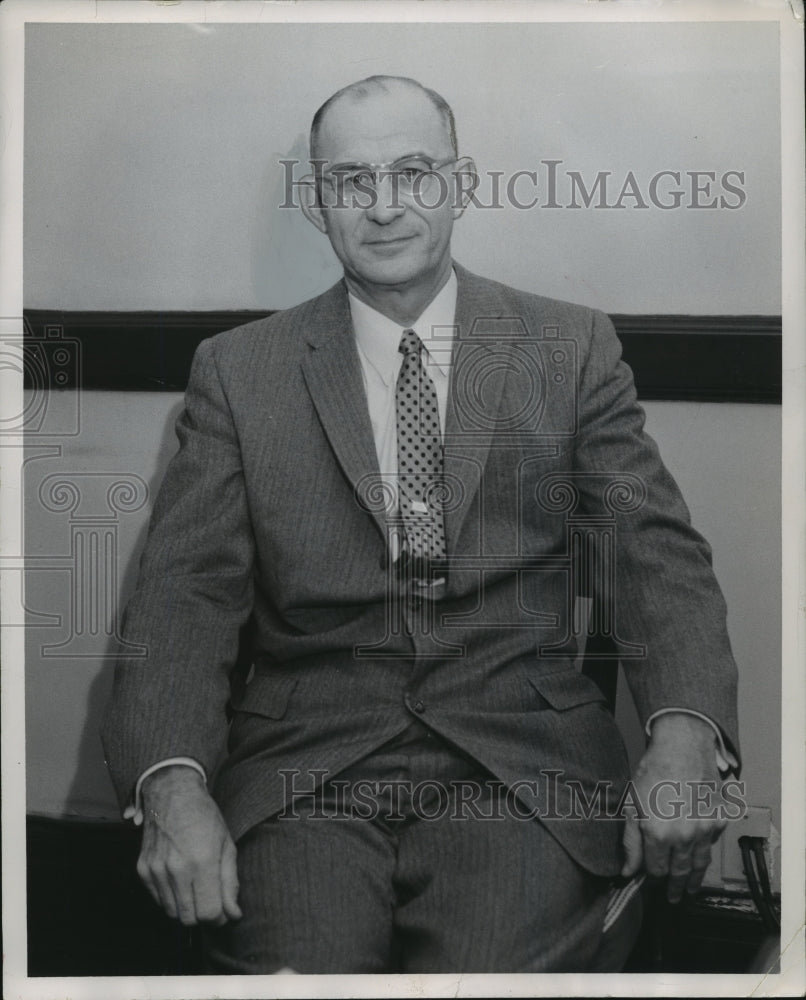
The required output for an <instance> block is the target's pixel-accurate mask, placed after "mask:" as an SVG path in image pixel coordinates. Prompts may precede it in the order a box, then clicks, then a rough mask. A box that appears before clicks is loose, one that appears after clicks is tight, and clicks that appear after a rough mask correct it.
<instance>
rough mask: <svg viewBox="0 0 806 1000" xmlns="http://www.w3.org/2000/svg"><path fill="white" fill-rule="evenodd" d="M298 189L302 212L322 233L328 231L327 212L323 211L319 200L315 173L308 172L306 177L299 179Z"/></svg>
mask: <svg viewBox="0 0 806 1000" xmlns="http://www.w3.org/2000/svg"><path fill="white" fill-rule="evenodd" d="M297 190H298V191H299V193H300V208H301V209H302V214H303V215H304V216H305V218H306V219H307V220H308V222H310V223H311V225H313V226H316V228H317V229H318V230H319V232H320V233H327V222H326V221H325V213H324V212H323V211H322V205H321V202H320V200H319V194H318V192H317V190H316V180H315V179H314V175H313V174H306V175H305V176H304V177H300V179H299V187H298V188H297Z"/></svg>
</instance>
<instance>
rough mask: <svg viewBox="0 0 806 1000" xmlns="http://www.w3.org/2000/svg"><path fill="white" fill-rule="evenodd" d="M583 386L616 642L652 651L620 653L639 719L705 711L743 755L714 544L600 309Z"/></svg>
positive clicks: (588, 502) (587, 452)
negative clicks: (607, 536)
mask: <svg viewBox="0 0 806 1000" xmlns="http://www.w3.org/2000/svg"><path fill="white" fill-rule="evenodd" d="M579 386H580V391H579V399H578V404H579V434H578V437H577V441H576V449H575V467H576V468H577V469H578V470H579V471H580V472H581V473H582V475H581V476H580V490H581V496H582V503H583V507H585V508H586V509H587V510H588V511H589V512H596V513H599V514H606V515H607V516H609V517H614V518H615V549H614V554H613V560H614V575H613V577H612V578H611V580H612V581H613V584H614V585H613V584H607V583H606V584H605V586H606V587H607V586H609V585H612V586H613V591H614V593H613V594H612V595H604V596H605V599H606V600H612V604H611V605H610V606H611V607H612V608H613V609H614V631H615V633H616V637H617V639H619V640H622V641H625V642H627V643H633V644H637V645H640V646H643V647H644V648H645V655H643V656H642V657H638V658H632V657H628V656H622V657H621V663H622V667H623V669H624V672H625V676H626V678H627V682H628V684H629V686H630V690H631V693H632V695H633V699H634V701H635V704H636V708H637V710H638V713H639V715H640V717H641V721H642V722H644V723H645V722H646V720H647V719H648V718H649V717H650V716H651V715H652V714H653V713H655V712H658V711H660V710H663V709H681V708H682V709H689V710H691V711H694V712H699V713H701V714H703V715H706V716H708V718H709V719H712V720H713V721H714V722H715V723H716V724H717V725H718V726H719V728H720V730H721V732H722V734H723V736H724V739H725V743H726V746H727V748H728V750H729V751H730V752H731V753H733V754H734V755H735V756H736V757H737V759H738V757H739V751H738V735H737V717H736V716H737V710H736V693H737V670H736V664H735V662H734V659H733V655H732V652H731V648H730V641H729V638H728V633H727V624H726V617H727V616H726V607H725V601H724V598H723V596H722V593H721V590H720V588H719V585H718V583H717V580H716V577H715V576H714V572H713V569H712V557H711V549H710V547H709V546H708V544H707V542H706V541H705V539H704V538H703V537H702V536H701V535H700V534H699V533H698V532H697V531H695V530H694V528H693V527H692V525H691V519H690V516H689V511H688V508H687V507H686V504H685V502H684V500H683V497H682V496H681V494H680V490H679V489H678V486H677V484H676V483H675V481H674V479H673V478H672V476H671V474H670V473H669V471H668V470H667V469H666V467H665V466H664V464H663V462H662V460H661V458H660V454H659V452H658V448H657V446H656V444H655V442H654V441H653V440H652V439H651V438H650V437H649V436H648V435H647V434H646V433H645V431H644V419H645V415H644V411H643V410H642V408H641V407H640V406H639V405H638V403H637V399H636V393H635V386H634V382H633V377H632V372H631V371H630V369H629V367H628V366H627V365H626V364H625V363H624V362H623V361H622V359H621V344H620V343H619V340H618V338H617V336H616V332H615V329H614V328H613V324H612V323H611V321H610V320H609V318H608V317H607V316H605V315H604V314H603V313H599V312H595V313H593V319H592V330H591V340H590V349H589V352H588V355H587V358H586V359H585V360H584V362H583V366H582V370H581V373H580V380H579ZM586 473H596V475H594V476H587V475H585V474H586ZM608 479H610V480H612V482H613V483H617V482H618V481H619V480H621V481H622V482H624V483H625V486H624V487H623V488H619V487H616V488H615V493H613V494H611V497H610V508H611V509H610V510H608V511H605V510H603V508H602V483H603V482H604V481H605V480H608ZM594 484H597V485H596V488H595V489H594ZM632 489H635V490H636V491H637V492H636V494H635V495H634V496H632V497H631V496H630V492H631V490H632ZM614 498H615V500H616V502H615V503H614V502H613V500H614ZM619 498H621V500H623V501H624V502H623V503H621V502H619ZM614 507H615V508H616V510H615V512H614V511H613V510H612V508H614ZM620 508H623V509H620Z"/></svg>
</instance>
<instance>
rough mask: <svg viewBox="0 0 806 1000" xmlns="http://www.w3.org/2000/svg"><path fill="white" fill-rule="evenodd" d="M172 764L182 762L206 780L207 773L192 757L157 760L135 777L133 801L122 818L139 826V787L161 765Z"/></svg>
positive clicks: (141, 817)
mask: <svg viewBox="0 0 806 1000" xmlns="http://www.w3.org/2000/svg"><path fill="white" fill-rule="evenodd" d="M173 764H184V765H185V766H187V767H192V768H193V770H194V771H198V772H199V774H200V775H201V776H202V778H203V779H204V781H205V784H206V782H207V774H206V772H205V770H204V768H203V767H202V766H201V764H200V763H199V762H198V761H197V760H194V759H193V758H192V757H166V758H165V760H161V761H158V762H157V763H156V764H152V765H151V767H147V768H146V769H145V771H143V773H142V774H141V775H140V777H139V778H138V779H137V784H136V785H135V788H134V797H133V801H132V802H130V803H129V805H127V806H126V808H125V809H124V810H123V818H124V819H131V820H134V825H135V826H141V825H142V822H143V803H142V798H141V796H140V789H141V788H142V787H143V782H144V781H145V780H146V778H147V777H148V776H149V775H151V774H153V773H154V772H155V771H160V770H161V769H162V768H163V767H171V766H172V765H173Z"/></svg>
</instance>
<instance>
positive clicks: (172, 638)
mask: <svg viewBox="0 0 806 1000" xmlns="http://www.w3.org/2000/svg"><path fill="white" fill-rule="evenodd" d="M456 270H457V274H458V279H459V291H458V302H457V317H456V324H457V329H456V336H457V338H458V339H457V341H456V346H455V350H454V366H453V372H452V377H451V388H450V399H449V404H448V414H447V418H446V427H445V479H446V490H447V491H448V493H449V497H448V500H447V502H446V514H445V521H446V535H447V545H448V552H449V559H450V569H449V574H448V584H447V591H446V594H445V596H444V599H443V600H441V601H440V602H438V603H437V604H435V605H434V606H433V607H426V611H428V612H429V613H428V614H426V616H425V622H426V624H425V625H424V626H423V625H422V621H423V618H422V616H423V614H424V612H423V609H417V608H416V607H414V606H413V604H412V602H411V601H409V600H407V599H406V598H403V599H402V600H397V599H395V598H394V597H391V596H390V594H391V593H392V591H393V590H394V587H393V586H392V585H391V584H390V574H389V568H388V556H387V542H386V537H387V536H386V531H387V519H388V517H389V516H390V515H389V514H388V513H387V512H386V511H385V505H384V496H383V491H382V490H380V489H379V488H378V482H377V476H378V467H377V458H376V454H375V447H374V441H373V436H372V430H371V427H370V423H369V416H368V411H367V406H366V400H365V393H364V389H363V383H362V378H361V371H360V362H359V358H358V355H357V349H356V345H355V341H354V337H353V334H352V328H351V324H350V314H349V306H348V301H347V294H346V288H345V286H344V283H343V282H340V283H339V284H338V285H336V286H334V287H333V288H332V289H330V290H329V291H328V292H326V293H324V294H323V295H321V296H319V297H317V298H315V299H313V300H311V301H309V302H305V303H303V304H302V305H300V306H297V307H295V308H293V309H289V310H286V311H283V312H279V313H276V314H274V315H273V316H271V317H269V318H267V319H263V320H259V321H257V322H255V323H250V324H249V325H247V326H244V327H241V328H239V329H236V330H232V331H229V332H227V333H224V334H221V335H219V336H217V337H214V338H212V339H210V340H207V341H205V342H203V343H202V344H201V345H200V346H199V348H198V351H197V353H196V356H195V359H194V362H193V367H192V372H191V375H190V380H189V384H188V388H187V394H186V407H185V410H184V412H183V413H182V415H181V416H180V418H179V420H178V423H177V434H178V436H179V440H180V450H179V452H178V454H177V455H176V457H175V458H174V459H173V461H172V463H171V465H170V467H169V469H168V472H167V473H166V476H165V480H164V482H163V485H162V488H161V491H160V494H159V497H158V499H157V502H156V504H155V509H154V513H153V517H152V522H151V527H150V531H149V536H148V540H147V544H146V547H145V551H144V553H143V557H142V564H141V572H140V579H139V584H138V587H137V590H136V592H135V594H134V596H133V597H132V599H131V601H130V603H129V605H128V608H127V611H126V615H125V620H124V623H123V634H124V636H125V638H126V640H127V641H129V642H135V643H142V644H144V645H146V647H147V648H148V657H147V658H146V659H138V658H134V657H127V656H126V655H125V653H124V654H122V655H121V658H120V660H119V662H118V665H117V668H116V675H115V684H114V693H113V698H112V701H111V704H110V707H109V711H108V713H107V717H106V719H105V722H104V727H103V739H104V744H105V748H106V753H107V758H108V762H109V765H110V768H111V771H112V775H113V778H114V781H115V784H116V787H117V789H118V793H119V796H120V800H121V803H124V802H126V801H127V800H128V799H129V797H130V796H131V793H132V789H133V786H134V784H135V781H136V779H137V777H138V775H139V774H140V773H141V772H142V771H143V770H145V768H147V767H148V766H149V765H151V764H153V763H155V762H156V761H159V760H161V759H164V758H166V757H170V756H179V755H184V756H191V757H194V758H196V759H197V760H199V761H200V762H201V763H202V764H203V765H204V767H205V768H206V769H207V771H208V773H210V774H212V773H213V772H214V770H216V768H217V766H218V765H219V763H220V761H221V760H222V759H223V764H221V766H218V770H217V774H216V778H215V782H214V794H215V796H216V798H217V800H218V802H219V804H220V806H221V808H222V811H223V813H224V815H225V818H226V819H227V821H228V823H229V825H230V829H231V832H232V834H233V836H234V837H235V838H236V840H237V838H238V837H239V836H241V835H242V834H243V833H244V832H245V831H246V830H248V829H249V828H250V827H252V826H253V825H254V824H255V823H257V822H259V821H260V820H261V819H262V818H264V817H266V816H268V815H272V814H273V813H274V812H276V811H278V810H279V809H280V808H281V807H282V805H283V801H284V797H285V795H286V793H287V791H288V787H289V785H288V779H287V778H286V779H283V778H282V776H281V775H280V773H279V772H280V771H281V770H283V769H298V770H299V771H300V772H302V774H301V776H300V778H299V783H301V784H310V779H309V778H308V777H307V772H308V771H309V770H327V771H328V772H330V774H331V775H332V774H335V773H336V772H338V771H339V770H340V769H343V768H344V767H346V766H347V765H349V764H350V763H352V762H353V761H355V760H357V759H358V758H359V757H360V756H362V755H364V754H366V753H368V752H369V751H371V750H373V749H374V748H376V747H378V746H379V745H380V744H382V743H383V742H385V741H386V740H388V739H389V738H391V737H392V736H394V735H395V734H397V733H399V732H401V731H402V730H403V729H404V728H405V727H406V725H407V724H408V721H409V720H410V719H411V713H412V712H415V713H418V714H419V715H420V716H421V717H422V719H423V720H424V721H426V722H427V723H428V724H429V725H431V726H432V727H433V728H434V729H435V730H437V731H438V732H439V733H440V734H442V735H443V736H444V737H445V738H447V739H448V740H450V741H451V742H453V743H455V744H456V745H458V746H459V747H461V748H463V749H464V750H465V751H467V752H468V753H470V754H471V755H472V756H473V757H475V758H476V759H477V760H478V761H480V762H481V763H482V764H484V765H485V766H486V767H487V768H489V770H490V771H491V772H492V773H493V774H494V775H496V776H497V777H499V778H500V779H502V780H503V781H506V782H508V783H511V784H514V783H516V782H520V783H522V784H521V785H519V787H520V788H521V789H522V790H523V791H522V795H523V799H524V802H525V803H526V804H527V806H534V805H535V804H537V806H538V809H539V811H541V812H544V813H545V811H546V809H548V810H549V813H550V815H549V816H548V817H544V821H545V822H546V823H547V825H548V826H549V827H550V829H551V830H552V831H553V832H554V834H555V835H556V836H557V838H558V839H559V840H560V841H561V842H562V843H563V845H564V846H565V847H566V849H567V850H568V851H569V852H570V853H571V855H572V856H573V857H575V858H576V859H577V860H578V861H579V862H580V863H581V864H583V865H584V866H585V867H587V868H588V869H589V870H591V871H593V872H596V873H599V874H614V873H616V872H617V871H618V868H619V864H620V860H619V846H618V845H619V828H618V823H617V822H615V821H613V820H612V819H601V820H599V821H597V820H590V819H589V820H583V819H579V818H576V819H574V818H568V817H569V816H570V815H571V814H573V813H574V811H575V806H574V795H575V794H577V805H578V804H579V801H580V800H579V795H578V792H581V793H582V794H583V795H584V796H585V797H586V798H590V797H591V796H592V795H593V794H594V792H595V790H596V788H597V787H599V788H603V787H605V786H606V787H607V789H608V800H607V801H608V802H609V803H610V805H611V806H612V805H613V804H614V803H615V801H616V800H617V799H618V797H619V795H620V794H621V791H622V789H623V787H624V784H625V781H626V780H627V777H628V771H627V760H626V755H625V752H624V748H623V744H622V741H621V738H620V735H619V733H618V730H617V728H616V726H615V724H614V722H613V719H612V717H611V715H610V713H609V712H608V711H607V708H606V706H605V704H604V699H603V697H602V695H601V693H600V691H599V689H598V687H597V685H596V684H595V683H594V682H593V681H591V680H589V679H588V678H587V677H585V676H583V675H582V674H580V673H579V672H578V671H577V670H576V669H575V668H574V664H573V654H574V648H575V647H574V641H573V628H572V622H571V606H572V603H573V592H574V590H575V589H576V587H577V582H576V578H575V573H574V572H572V566H577V567H579V566H580V565H582V566H583V567H586V566H588V559H587V555H588V554H589V547H590V546H591V545H593V544H595V545H596V546H597V547H598V549H599V551H600V560H599V564H598V565H599V566H600V567H604V568H603V569H601V568H600V569H599V570H597V573H598V576H597V577H596V579H595V580H593V582H594V584H595V585H596V587H597V588H598V589H599V590H600V592H603V593H604V594H605V600H604V604H605V606H606V607H607V608H609V609H610V610H609V613H608V616H607V620H606V621H605V622H603V623H602V625H603V628H604V630H605V631H610V632H611V633H612V634H614V635H615V637H616V639H617V640H618V642H619V644H620V650H621V653H622V657H623V659H622V663H623V665H624V668H625V671H626V675H627V678H628V682H629V685H630V689H631V691H632V694H633V697H634V699H635V702H636V705H637V708H638V712H639V714H640V715H641V717H642V718H643V719H646V718H648V716H649V715H650V714H651V713H653V712H655V711H657V710H658V709H661V708H664V707H672V706H676V707H682V708H692V709H694V710H696V711H699V712H703V713H705V714H706V715H708V716H709V717H710V718H712V719H713V720H714V721H715V722H717V723H718V724H719V726H720V727H721V729H722V732H723V734H724V735H725V737H726V739H727V742H728V745H729V747H730V748H731V749H732V750H733V751H734V752H738V742H737V732H736V729H737V726H736V690H735V689H736V668H735V664H734V662H733V658H732V656H731V651H730V646H729V642H728V638H727V633H726V628H725V607H724V602H723V599H722V596H721V594H720V591H719V588H718V585H717V583H716V581H715V578H714V576H713V573H712V570H711V562H710V551H709V548H708V546H707V544H706V543H705V542H704V540H703V539H702V538H701V537H700V536H699V535H698V534H697V533H696V532H695V531H694V530H693V529H692V527H691V526H690V522H689V516H688V512H687V509H686V507H685V504H684V502H683V500H682V498H681V496H680V494H679V491H678V489H677V487H676V485H675V483H674V481H673V480H672V478H671V476H670V475H669V473H668V472H667V471H666V469H665V468H664V466H663V464H662V462H661V460H660V458H659V456H658V453H657V449H656V447H655V445H654V443H653V442H652V441H651V440H650V439H649V438H648V437H647V436H646V435H645V434H644V432H643V412H642V410H641V409H640V407H639V406H638V405H637V403H636V398H635V390H634V386H633V380H632V375H631V373H630V370H629V368H628V367H627V366H626V365H625V364H624V363H623V362H622V361H621V360H620V345H619V343H618V340H617V338H616V336H615V332H614V330H613V327H612V324H611V323H610V321H609V320H608V319H607V317H606V316H604V315H603V314H601V313H598V312H595V311H592V310H589V309H586V308H583V307H580V306H575V305H570V304H568V303H564V302H559V301H554V300H550V299H546V298H543V297H540V296H536V295H531V294H527V293H524V292H521V291H516V290H514V289H512V288H509V287H506V286H504V285H501V284H498V283H496V282H492V281H488V280H486V279H483V278H480V277H477V276H475V275H472V274H470V273H469V272H467V271H465V270H464V269H463V268H461V267H458V266H457V268H456ZM574 554H575V558H572V555H574ZM390 588H391V589H390ZM407 617H408V618H411V619H416V620H418V621H420V622H421V624H420V626H418V628H417V629H415V634H414V636H413V637H412V636H409V635H408V634H406V629H405V628H404V627H402V626H403V625H404V624H405V620H406V619H407ZM401 618H402V621H401ZM248 620H249V621H250V622H251V635H252V656H251V657H250V659H251V661H252V662H253V663H254V664H255V670H254V677H253V679H252V680H251V682H250V683H249V684H248V685H246V686H245V687H243V688H242V689H241V690H239V693H238V694H237V696H236V697H235V698H234V702H235V704H234V709H235V711H234V715H233V717H232V721H231V724H228V717H227V707H228V703H230V701H231V698H232V687H231V681H232V677H231V674H232V672H233V665H234V663H235V659H236V652H237V648H238V643H239V636H240V635H241V632H242V629H243V627H244V625H245V624H246V623H247V621H248ZM225 745H226V750H224V747H225ZM222 752H223V757H222ZM548 772H560V773H559V775H558V776H554V777H551V776H548V777H547V773H548ZM524 782H535V783H536V784H535V785H534V786H530V785H528V784H523V783H524ZM569 782H570V784H569ZM575 783H576V784H575ZM597 783H600V784H598V785H597ZM549 785H551V788H552V792H551V794H552V795H553V796H554V798H553V800H552V801H553V805H552V803H551V802H547V801H546V793H547V792H548V789H549ZM533 788H536V789H537V795H538V797H537V800H536V799H535V797H534V795H533ZM552 809H553V813H552V812H551V810H552ZM576 812H577V815H578V814H579V811H578V808H577V809H576ZM551 815H554V816H559V817H562V818H551Z"/></svg>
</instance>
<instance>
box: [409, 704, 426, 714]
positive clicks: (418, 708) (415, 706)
mask: <svg viewBox="0 0 806 1000" xmlns="http://www.w3.org/2000/svg"><path fill="white" fill-rule="evenodd" d="M412 708H413V709H414V711H415V712H416V713H417V714H418V715H420V714H422V713H423V712H424V711H425V705H424V704H423V703H422V702H421V701H415V703H414V704H413V705H412Z"/></svg>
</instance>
